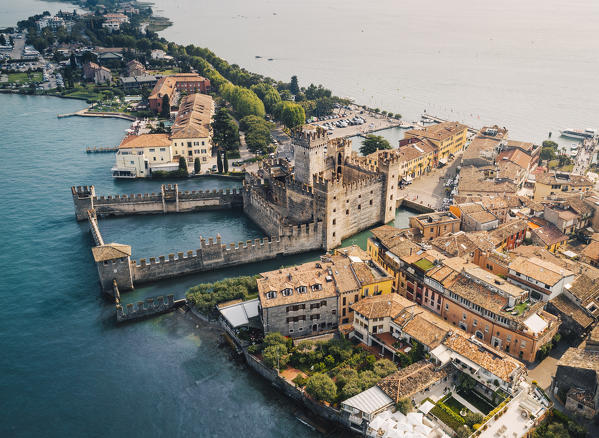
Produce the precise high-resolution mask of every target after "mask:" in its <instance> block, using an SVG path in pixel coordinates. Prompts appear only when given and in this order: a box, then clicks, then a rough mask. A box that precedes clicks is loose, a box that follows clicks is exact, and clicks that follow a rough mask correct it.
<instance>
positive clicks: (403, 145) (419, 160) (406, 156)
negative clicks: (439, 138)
mask: <svg viewBox="0 0 599 438" xmlns="http://www.w3.org/2000/svg"><path fill="white" fill-rule="evenodd" d="M397 154H398V157H399V162H400V175H401V177H402V178H403V179H404V180H405V181H406V182H409V181H412V180H413V179H415V178H418V177H419V176H422V175H424V174H427V173H429V172H430V171H431V170H432V169H433V168H435V167H436V166H437V147H436V146H435V144H434V143H433V142H432V141H430V140H429V139H427V138H419V137H411V138H406V139H404V140H400V141H399V149H397Z"/></svg>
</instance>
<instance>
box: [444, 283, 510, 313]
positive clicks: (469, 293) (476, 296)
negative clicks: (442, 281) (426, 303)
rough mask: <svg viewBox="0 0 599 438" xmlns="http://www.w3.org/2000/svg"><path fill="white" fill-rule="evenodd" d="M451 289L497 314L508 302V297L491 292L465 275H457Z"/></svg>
mask: <svg viewBox="0 0 599 438" xmlns="http://www.w3.org/2000/svg"><path fill="white" fill-rule="evenodd" d="M449 290H450V291H451V292H453V293H455V294H456V295H458V296H460V297H462V298H465V299H466V300H468V301H470V302H471V303H473V304H476V305H478V306H480V307H482V308H483V309H486V310H489V311H491V312H493V313H496V314H501V313H502V311H503V309H504V308H505V306H506V305H507V303H508V300H507V298H505V297H503V296H501V295H499V294H497V293H494V292H491V291H490V290H489V289H488V288H487V287H486V286H485V285H482V284H478V283H476V282H474V281H472V280H470V279H469V278H466V277H465V276H463V275H459V276H458V277H456V279H455V281H454V282H453V284H452V285H451V286H449Z"/></svg>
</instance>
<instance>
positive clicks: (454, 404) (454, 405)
mask: <svg viewBox="0 0 599 438" xmlns="http://www.w3.org/2000/svg"><path fill="white" fill-rule="evenodd" d="M443 403H444V404H445V405H446V406H448V407H449V408H450V409H451V410H452V411H454V412H455V413H456V414H458V415H461V414H460V412H461V411H462V410H463V409H466V410H468V408H466V406H464V405H463V404H461V403H460V402H459V401H457V400H456V399H455V398H453V397H448V398H447V399H446V400H445V401H444V402H443Z"/></svg>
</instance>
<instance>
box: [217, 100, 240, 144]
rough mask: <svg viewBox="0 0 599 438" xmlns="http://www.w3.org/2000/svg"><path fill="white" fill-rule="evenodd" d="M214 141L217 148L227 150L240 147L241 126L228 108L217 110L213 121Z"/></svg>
mask: <svg viewBox="0 0 599 438" xmlns="http://www.w3.org/2000/svg"><path fill="white" fill-rule="evenodd" d="M212 131H213V135H212V141H213V143H214V144H215V145H216V147H217V148H220V149H226V150H229V151H231V150H237V149H239V128H237V125H236V124H235V121H234V120H233V118H232V117H231V115H230V114H229V111H227V109H226V108H224V107H221V108H219V109H218V110H217V111H216V114H215V115H214V120H213V121H212Z"/></svg>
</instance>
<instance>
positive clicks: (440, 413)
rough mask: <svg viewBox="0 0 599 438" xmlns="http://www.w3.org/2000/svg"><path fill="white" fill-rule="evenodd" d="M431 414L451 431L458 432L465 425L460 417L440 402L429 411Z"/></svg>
mask: <svg viewBox="0 0 599 438" xmlns="http://www.w3.org/2000/svg"><path fill="white" fill-rule="evenodd" d="M431 413H432V414H433V415H434V416H435V417H437V418H438V419H439V420H441V421H442V422H443V423H445V424H447V425H448V426H449V427H451V428H452V429H453V430H458V429H459V428H460V427H463V426H464V424H466V422H465V421H464V419H463V418H462V417H461V416H460V415H458V414H456V413H455V412H454V411H453V410H452V409H451V408H450V407H449V406H447V405H446V404H445V403H442V402H439V403H437V404H436V405H435V407H434V408H433V409H431Z"/></svg>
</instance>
